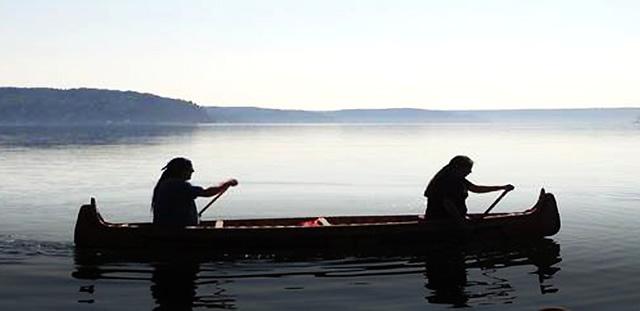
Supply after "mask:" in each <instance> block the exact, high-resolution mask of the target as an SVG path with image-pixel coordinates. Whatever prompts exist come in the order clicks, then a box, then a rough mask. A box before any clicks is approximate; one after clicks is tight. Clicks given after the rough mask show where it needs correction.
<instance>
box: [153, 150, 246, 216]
mask: <svg viewBox="0 0 640 311" xmlns="http://www.w3.org/2000/svg"><path fill="white" fill-rule="evenodd" d="M162 170H163V171H164V172H162V176H160V179H159V180H158V183H157V184H156V186H155V188H154V189H153V198H152V200H151V209H152V211H153V223H154V224H157V225H170V226H192V225H197V224H198V211H197V209H196V203H195V201H194V200H195V198H197V197H212V196H214V195H216V194H218V193H220V192H222V191H225V190H226V189H227V188H229V187H233V186H236V185H237V184H238V181H237V180H235V179H230V180H228V181H225V182H223V183H221V184H220V185H218V186H213V187H209V188H206V189H205V188H202V187H198V186H192V185H191V184H190V183H189V182H188V180H189V179H191V174H192V173H193V172H194V170H193V165H192V164H191V161H189V160H187V159H185V158H174V159H172V160H171V161H169V163H167V165H166V166H165V167H163V168H162Z"/></svg>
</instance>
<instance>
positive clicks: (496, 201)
mask: <svg viewBox="0 0 640 311" xmlns="http://www.w3.org/2000/svg"><path fill="white" fill-rule="evenodd" d="M511 190H513V189H507V190H505V191H504V192H502V194H501V195H500V196H499V197H498V198H497V199H496V200H495V201H494V202H493V204H491V206H489V208H488V209H487V210H486V211H485V212H484V213H483V214H482V216H486V215H487V214H489V212H490V211H491V210H492V209H493V208H494V207H496V205H498V202H500V200H502V198H504V196H505V195H507V193H508V192H509V191H511Z"/></svg>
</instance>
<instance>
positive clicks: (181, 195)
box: [153, 178, 203, 226]
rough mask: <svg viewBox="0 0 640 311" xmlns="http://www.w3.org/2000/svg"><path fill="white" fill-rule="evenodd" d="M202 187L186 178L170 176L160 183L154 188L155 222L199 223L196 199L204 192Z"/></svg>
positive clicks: (176, 224) (158, 223) (174, 223)
mask: <svg viewBox="0 0 640 311" xmlns="http://www.w3.org/2000/svg"><path fill="white" fill-rule="evenodd" d="M202 191H203V189H202V188H201V187H195V186H192V185H191V184H190V183H188V182H187V181H185V180H180V179H175V178H170V179H166V180H163V181H160V182H159V183H158V186H157V187H156V188H155V190H154V195H153V198H154V202H153V223H154V224H156V225H166V226H192V225H197V224H198V212H197V210H196V205H195V202H194V199H195V198H196V197H198V196H199V195H200V194H201V193H202Z"/></svg>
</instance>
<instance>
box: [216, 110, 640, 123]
mask: <svg viewBox="0 0 640 311" xmlns="http://www.w3.org/2000/svg"><path fill="white" fill-rule="evenodd" d="M205 109H206V111H207V112H208V113H209V116H210V118H211V120H212V121H214V122H224V123H438V122H440V123H442V122H491V123H502V122H508V123H594V124H601V123H625V124H627V123H633V122H634V121H636V120H640V108H608V109H604V108H602V109H600V108H593V109H528V110H466V111H454V110H425V109H412V108H394V109H348V110H335V111H305V110H280V109H266V108H256V107H205Z"/></svg>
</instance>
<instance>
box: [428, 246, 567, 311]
mask: <svg viewBox="0 0 640 311" xmlns="http://www.w3.org/2000/svg"><path fill="white" fill-rule="evenodd" d="M424 261H425V279H426V284H425V287H426V288H427V289H428V293H427V296H426V299H427V301H429V302H430V303H436V304H450V305H452V306H454V307H466V306H470V305H471V304H473V302H474V301H477V302H478V303H483V304H486V303H488V302H491V303H511V301H512V300H514V299H515V298H516V297H515V295H514V294H515V289H514V288H513V287H512V286H511V284H510V282H509V280H508V279H505V278H502V277H497V276H495V275H494V274H496V273H495V272H497V271H498V270H499V269H503V268H507V267H514V266H525V265H532V266H534V267H535V268H536V270H535V271H533V272H531V273H532V274H537V276H538V278H537V279H538V283H539V288H540V294H549V293H555V292H557V291H558V289H557V288H555V287H553V285H551V284H549V280H550V279H551V278H552V277H553V275H554V274H555V273H556V272H558V271H559V270H560V268H558V267H554V265H555V264H557V263H558V262H560V261H561V258H560V247H559V245H558V244H556V243H555V242H553V241H551V240H546V239H545V240H541V241H540V242H536V243H533V244H528V245H525V246H520V247H511V248H504V249H494V250H489V251H480V252H478V253H473V252H471V253H470V252H465V251H464V250H463V249H461V248H460V247H458V246H455V245H448V246H446V247H445V246H443V247H442V248H440V249H434V250H432V251H431V252H430V253H429V254H428V255H427V256H425V258H424ZM472 269H473V270H475V269H479V271H480V274H481V276H482V278H481V280H479V278H476V279H472V280H469V279H468V277H467V276H468V275H467V274H468V273H467V272H468V271H467V270H472Z"/></svg>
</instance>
